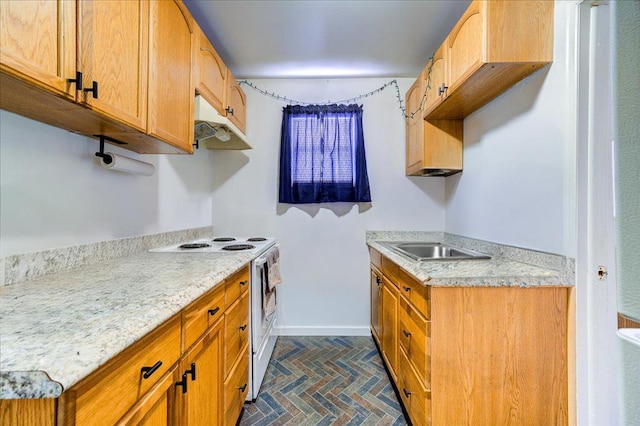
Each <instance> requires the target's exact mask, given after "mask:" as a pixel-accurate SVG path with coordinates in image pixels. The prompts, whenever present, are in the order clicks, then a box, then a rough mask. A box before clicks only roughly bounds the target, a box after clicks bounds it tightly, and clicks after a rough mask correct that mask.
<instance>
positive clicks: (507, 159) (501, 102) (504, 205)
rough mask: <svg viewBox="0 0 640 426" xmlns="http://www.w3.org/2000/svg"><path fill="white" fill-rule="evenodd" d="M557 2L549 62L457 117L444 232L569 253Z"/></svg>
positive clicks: (563, 56) (566, 111)
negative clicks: (459, 165) (460, 161)
mask: <svg viewBox="0 0 640 426" xmlns="http://www.w3.org/2000/svg"><path fill="white" fill-rule="evenodd" d="M574 4H575V3H573V2H557V3H556V8H555V39H554V40H555V43H554V60H553V64H551V65H550V66H547V67H545V68H543V69H542V70H540V71H538V72H537V73H536V74H534V75H532V76H530V77H529V78H528V79H526V80H524V81H522V82H520V83H518V84H517V85H516V86H514V87H512V88H511V89H510V90H508V91H507V92H505V93H503V94H502V95H501V96H500V97H498V98H497V99H495V100H494V101H492V102H491V103H489V104H487V105H486V106H485V107H483V108H481V109H480V110H478V111H476V112H475V113H474V114H472V115H471V116H469V117H467V118H466V119H465V121H464V171H463V173H462V174H458V175H454V176H451V177H448V178H446V180H447V182H446V194H447V205H446V231H447V232H450V233H453V234H460V235H464V236H467V237H472V238H479V239H484V240H489V241H494V242H498V243H503V244H510V245H515V246H520V247H526V248H531V249H537V250H542V251H548V252H552V253H559V254H566V255H570V256H575V250H576V248H575V245H576V241H575V238H576V236H575V204H576V202H575V142H574V140H573V139H572V137H571V133H572V132H573V131H574V128H575V121H574V117H573V115H572V113H573V111H574V109H575V106H574V105H572V103H573V102H574V100H573V99H574V98H572V95H573V94H572V92H571V91H570V89H571V84H570V80H571V79H575V76H574V75H570V74H569V68H568V61H569V60H570V59H571V54H572V52H571V51H570V50H569V47H570V44H568V43H567V41H568V39H567V37H572V33H571V32H569V33H568V29H567V20H568V16H569V12H570V9H571V8H573V7H574Z"/></svg>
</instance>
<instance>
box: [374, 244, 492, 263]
mask: <svg viewBox="0 0 640 426" xmlns="http://www.w3.org/2000/svg"><path fill="white" fill-rule="evenodd" d="M381 244H382V245H384V246H385V247H387V248H389V249H391V250H393V251H395V252H396V253H399V254H401V255H404V256H407V257H410V258H411V259H413V260H418V261H422V260H465V259H466V260H476V259H491V256H489V255H486V254H484V253H478V252H476V251H473V250H466V249H461V248H458V247H453V246H450V245H447V244H443V243H435V242H414V241H407V242H404V241H394V242H384V243H381Z"/></svg>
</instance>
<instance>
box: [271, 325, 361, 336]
mask: <svg viewBox="0 0 640 426" xmlns="http://www.w3.org/2000/svg"><path fill="white" fill-rule="evenodd" d="M274 332H275V334H276V335H277V336H371V329H370V328H369V327H366V326H365V327H331V326H311V327H305V326H276V327H274Z"/></svg>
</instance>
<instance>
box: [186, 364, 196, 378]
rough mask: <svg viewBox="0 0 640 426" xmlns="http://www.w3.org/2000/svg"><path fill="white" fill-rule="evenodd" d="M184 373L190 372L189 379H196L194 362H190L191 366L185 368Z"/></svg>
mask: <svg viewBox="0 0 640 426" xmlns="http://www.w3.org/2000/svg"><path fill="white" fill-rule="evenodd" d="M184 374H191V381H194V380H195V379H196V363H195V362H192V363H191V368H190V369H188V370H186V371H185V372H184Z"/></svg>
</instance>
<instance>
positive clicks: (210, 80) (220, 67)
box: [194, 24, 227, 115]
mask: <svg viewBox="0 0 640 426" xmlns="http://www.w3.org/2000/svg"><path fill="white" fill-rule="evenodd" d="M194 25H195V31H196V32H195V43H194V45H195V49H196V52H195V60H196V64H197V65H196V67H195V71H196V73H195V75H196V87H195V89H196V92H198V93H199V94H200V95H202V97H204V98H205V99H206V100H207V102H209V104H211V106H212V107H214V108H215V109H216V110H217V111H218V112H219V113H220V114H221V115H225V111H224V109H225V106H226V104H225V101H226V99H225V93H226V91H227V66H226V65H225V64H224V62H222V59H220V55H218V52H216V50H215V49H214V48H213V46H212V45H211V42H209V39H207V36H206V35H205V34H204V32H202V30H201V29H200V27H198V25H197V24H194Z"/></svg>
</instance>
